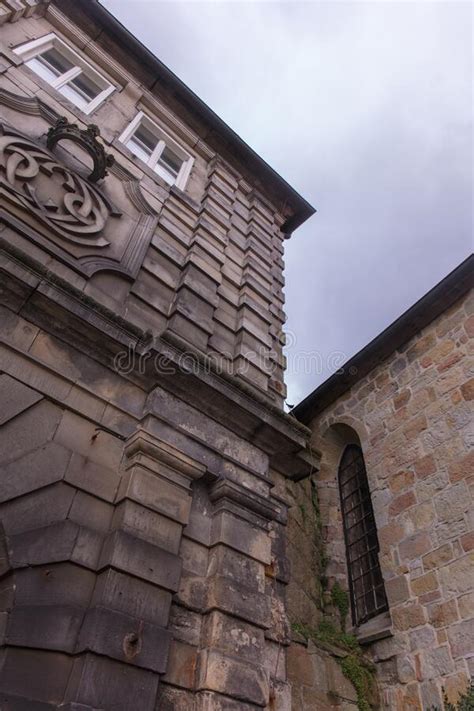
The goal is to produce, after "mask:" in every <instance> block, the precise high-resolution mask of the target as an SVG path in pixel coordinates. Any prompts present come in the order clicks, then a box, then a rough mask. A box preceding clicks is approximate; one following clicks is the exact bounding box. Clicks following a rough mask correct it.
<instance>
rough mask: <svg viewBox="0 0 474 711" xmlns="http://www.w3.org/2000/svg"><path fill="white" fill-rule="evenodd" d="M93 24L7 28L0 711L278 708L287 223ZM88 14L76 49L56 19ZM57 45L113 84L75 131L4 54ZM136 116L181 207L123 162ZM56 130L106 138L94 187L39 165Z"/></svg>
mask: <svg viewBox="0 0 474 711" xmlns="http://www.w3.org/2000/svg"><path fill="white" fill-rule="evenodd" d="M88 4H89V3H82V4H81V3H78V2H74V3H66V2H64V3H56V4H55V5H49V3H48V2H41V1H39V2H26V1H25V2H23V1H22V0H14V1H13V0H6V2H4V3H2V4H1V8H0V22H1V24H2V28H1V32H2V46H1V49H0V112H1V124H2V126H1V130H0V146H1V148H0V177H1V179H2V182H1V185H0V197H1V200H2V201H1V204H0V210H1V215H0V217H1V223H0V326H1V329H0V330H1V344H0V403H1V408H0V467H1V486H0V520H1V534H2V535H1V545H2V551H1V554H0V566H1V570H0V574H1V575H2V586H1V595H0V598H1V602H0V609H1V613H0V614H1V618H0V619H1V629H2V636H1V643H2V648H1V650H0V706H1V708H2V709H5V710H7V709H9V710H10V709H11V710H12V711H13V710H15V711H20V710H22V709H28V711H48V710H50V709H51V710H52V709H57V708H61V709H64V711H68V710H69V711H99V709H100V710H102V711H108V710H109V709H110V710H111V711H112V709H113V710H114V711H130V709H132V708H139V709H140V711H154V710H155V709H158V708H159V709H163V710H171V709H176V711H188V709H189V710H190V709H193V711H198V709H199V710H200V711H237V709H239V711H255V710H256V709H272V711H289V709H290V708H291V699H290V688H289V685H288V684H287V681H286V649H287V647H288V645H289V642H290V631H289V624H288V620H287V616H286V611H285V588H286V585H287V582H288V566H287V562H286V558H285V545H284V529H285V525H286V518H287V504H286V501H285V500H284V498H282V497H281V496H280V495H279V494H278V492H277V491H276V490H275V489H274V483H275V482H274V480H273V479H272V477H271V471H272V470H273V469H275V470H277V471H278V474H277V475H275V476H277V477H285V476H301V475H304V473H305V472H307V471H308V468H309V457H308V455H307V454H306V452H305V448H306V442H307V438H308V434H309V433H308V431H307V430H306V428H304V427H303V426H301V425H299V424H298V423H296V422H295V421H293V420H291V419H290V418H289V417H287V416H285V415H284V414H283V412H282V410H281V402H282V398H283V394H284V386H283V379H282V368H283V364H284V363H283V358H282V355H281V324H282V323H283V320H284V314H283V311H282V304H283V296H282V285H283V277H282V268H283V262H282V258H281V255H282V251H283V247H282V240H283V234H282V231H281V228H282V225H283V223H284V220H286V219H287V218H288V214H287V213H288V210H287V208H285V210H286V212H285V210H283V211H281V210H280V207H281V206H277V205H274V204H272V203H271V201H269V199H268V196H267V195H266V194H265V189H264V186H259V187H257V185H256V183H257V182H258V179H257V176H252V175H251V174H250V175H247V174H246V176H245V178H244V177H243V175H242V174H241V173H240V172H239V170H238V169H237V168H236V167H235V166H234V165H232V164H231V162H229V161H228V160H227V159H226V158H224V157H223V156H221V155H220V154H219V155H217V154H216V153H215V152H214V151H213V150H211V149H210V148H209V146H208V145H207V143H206V141H205V140H203V138H202V136H201V135H200V133H199V131H202V126H201V124H200V121H199V118H198V117H194V116H190V117H189V121H188V122H183V119H182V118H179V117H178V115H177V113H176V112H175V111H174V110H173V108H172V106H173V101H174V98H173V92H172V91H171V90H170V89H169V88H168V89H166V86H165V83H164V85H163V87H161V88H160V86H158V90H157V92H155V93H153V92H152V91H151V90H149V89H150V88H151V84H150V87H148V86H147V85H146V83H142V82H141V81H140V79H137V78H136V76H138V77H140V76H141V75H142V74H143V72H144V67H140V66H137V63H136V62H135V61H134V58H133V56H131V57H127V56H125V55H124V54H123V52H122V55H123V60H122V61H123V64H124V65H126V66H122V65H120V64H118V63H117V61H116V60H113V59H112V58H111V55H112V53H115V54H117V42H118V40H117V39H116V38H115V39H113V38H111V37H110V36H108V34H107V28H105V29H104V28H100V27H96V26H94V23H93V22H92V21H89V20H88V14H87V11H84V7H86V6H87V5H88ZM79 5H81V7H82V9H83V13H82V21H83V28H82V29H78V27H75V26H74V25H73V24H72V23H71V21H70V19H69V17H66V16H64V15H63V14H62V13H61V11H60V9H59V10H58V6H59V7H60V8H61V7H66V6H69V7H70V9H71V10H72V11H75V10H76V9H77V7H78V6H79ZM91 6H92V4H91ZM84 27H85V28H86V29H87V31H88V34H87V33H85V31H84ZM51 31H54V32H56V33H57V34H58V35H59V36H60V37H63V38H64V39H65V40H66V41H68V42H72V43H73V44H74V46H76V47H77V49H78V50H79V51H82V52H84V54H85V55H86V56H87V58H88V59H89V60H90V61H92V62H93V63H94V64H95V65H96V66H97V67H98V68H99V69H100V70H101V71H103V72H104V73H105V74H106V76H107V77H108V78H109V79H110V81H112V82H113V83H114V85H115V86H116V91H115V92H114V94H112V95H111V97H110V98H109V100H107V101H106V104H105V105H104V106H102V107H100V108H99V109H97V111H96V112H94V113H93V114H91V115H89V116H84V115H83V114H82V113H81V112H80V111H79V110H78V109H76V108H75V107H74V106H72V105H71V104H70V103H69V102H68V101H67V100H65V99H64V98H62V97H61V96H60V95H59V94H58V93H57V92H55V91H54V90H52V89H51V87H49V86H48V85H46V84H45V83H44V82H42V81H41V80H40V79H38V77H37V76H36V75H34V74H33V73H32V72H31V71H30V70H29V69H28V68H27V67H25V66H23V63H22V62H21V61H20V59H19V57H18V56H17V55H15V54H14V53H13V52H12V51H11V50H12V47H15V46H16V45H17V44H19V43H21V42H24V41H26V40H31V39H34V38H38V37H40V36H42V35H44V34H46V33H48V32H51ZM96 40H97V41H96ZM108 42H109V48H110V52H108V51H107V47H108V45H107V43H108ZM132 72H133V75H132ZM156 80H157V77H156V76H155V77H153V84H155V83H158V85H159V84H160V82H156ZM165 99H169V102H170V105H169V106H168V105H167V104H166V101H165ZM138 109H143V110H145V111H147V112H148V113H149V114H150V115H151V116H152V117H155V118H156V120H158V121H161V122H162V123H163V125H164V126H165V127H166V130H167V131H169V132H170V133H171V134H172V135H173V136H174V137H175V138H176V139H177V140H179V141H180V142H182V144H183V145H184V146H185V147H186V149H187V150H188V151H189V152H190V153H191V154H192V156H193V157H194V167H193V171H192V173H191V177H190V181H189V184H188V186H187V188H186V190H184V191H181V190H178V189H176V188H175V187H172V188H170V187H169V186H168V185H166V184H165V183H164V182H163V181H161V179H160V178H159V177H158V176H157V175H156V174H154V173H151V171H147V169H146V167H144V166H142V167H140V166H139V165H138V163H137V161H135V160H133V159H132V156H131V154H130V153H129V152H127V150H126V148H124V146H123V145H122V144H120V143H119V142H118V140H117V137H118V135H119V134H120V133H121V131H122V130H123V129H124V128H125V126H127V124H128V123H129V122H130V120H131V119H132V118H133V117H134V116H135V114H136V112H137V110H138ZM58 116H65V117H66V118H67V119H68V120H69V122H73V123H76V124H77V125H78V126H79V127H80V128H81V129H84V128H85V126H86V125H87V124H89V123H91V122H94V123H95V124H98V126H99V128H100V131H101V135H102V139H101V140H102V141H103V145H104V146H105V150H106V151H107V152H108V153H111V154H113V155H114V157H115V164H114V166H113V167H111V168H109V174H108V175H107V177H106V178H105V180H104V181H102V182H101V183H100V184H98V185H92V183H91V181H90V180H88V178H87V177H86V176H87V173H88V170H89V169H90V166H86V163H87V161H88V156H87V155H84V152H83V151H81V150H78V149H76V146H74V145H73V146H71V145H70V144H63V145H59V146H58V147H57V148H56V149H55V150H54V153H51V152H49V151H48V150H47V149H46V135H47V132H48V130H49V129H50V127H51V126H53V125H54V124H55V122H56V120H57V118H58ZM201 123H202V122H201ZM66 146H67V147H66ZM227 150H228V153H229V154H230V157H232V146H230V147H228V149H227ZM248 172H249V171H247V173H248ZM250 173H251V171H250ZM253 178H255V180H253ZM252 180H253V182H251V181H252ZM71 196H73V198H74V200H73V205H72V209H71ZM68 205H69V207H68ZM76 206H80V207H81V209H82V212H80V211H79V210H77V211H76V209H75V207H76ZM78 213H79V214H78ZM283 213H285V214H283ZM58 216H59V217H58ZM84 225H86V227H87V228H88V229H87V230H85V229H83V227H84Z"/></svg>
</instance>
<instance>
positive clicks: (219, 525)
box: [211, 511, 271, 565]
mask: <svg viewBox="0 0 474 711" xmlns="http://www.w3.org/2000/svg"><path fill="white" fill-rule="evenodd" d="M217 543H224V544H225V545H227V546H229V547H230V548H234V549H235V550H237V551H240V552H241V553H245V554H246V555H248V556H250V557H251V558H254V559H255V560H257V561H260V562H261V563H265V564H266V565H268V564H269V563H270V561H271V539H270V537H269V536H268V533H267V532H266V531H263V530H262V529H258V528H256V527H255V526H251V525H250V524H248V523H247V522H245V521H242V520H241V519H238V518H237V517H236V516H232V515H231V514H229V513H227V512H226V511H221V512H219V513H218V514H216V515H215V517H214V519H213V522H212V530H211V545H216V544H217Z"/></svg>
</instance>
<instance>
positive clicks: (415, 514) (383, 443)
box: [289, 291, 474, 711]
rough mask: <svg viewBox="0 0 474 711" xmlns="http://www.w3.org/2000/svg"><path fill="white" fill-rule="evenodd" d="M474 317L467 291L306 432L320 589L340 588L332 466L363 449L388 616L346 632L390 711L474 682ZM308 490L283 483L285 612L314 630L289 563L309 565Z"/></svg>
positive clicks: (300, 575) (310, 596)
mask: <svg viewBox="0 0 474 711" xmlns="http://www.w3.org/2000/svg"><path fill="white" fill-rule="evenodd" d="M473 309H474V299H473V293H472V291H471V292H470V293H469V294H468V295H467V296H465V297H463V298H462V299H461V300H459V301H458V302H457V303H456V304H454V305H453V306H452V307H451V308H449V309H448V310H446V311H445V312H444V313H443V314H442V315H441V316H439V317H438V318H437V319H436V320H434V321H433V322H432V323H431V324H430V325H428V326H427V327H426V328H424V329H423V330H422V331H421V332H419V333H418V334H417V335H416V336H415V337H414V338H412V339H411V340H409V341H408V342H407V343H405V344H404V345H403V346H402V347H401V348H399V349H398V350H397V351H396V352H394V353H393V354H392V355H391V356H390V357H389V358H388V359H387V360H385V361H384V362H383V363H381V364H380V365H378V366H377V367H375V368H374V369H373V370H372V371H371V372H370V373H369V374H368V375H367V376H365V377H363V378H361V379H360V380H359V381H358V382H357V383H356V384H355V385H353V386H352V388H351V389H350V390H349V391H348V392H347V393H345V394H344V395H343V396H341V397H340V398H338V399H337V400H336V401H335V402H334V403H333V404H332V405H330V406H329V407H328V408H327V409H326V410H325V411H323V412H322V413H321V414H319V415H318V416H317V417H316V418H315V419H314V420H313V422H312V423H311V429H312V431H313V436H312V448H313V449H314V450H319V451H320V452H321V467H320V471H319V472H318V473H317V474H316V475H314V476H313V480H314V482H315V485H316V489H317V495H318V502H319V511H320V519H321V531H322V540H323V544H324V553H325V556H326V557H327V566H326V568H325V571H324V575H325V576H326V577H327V581H328V583H327V584H328V587H329V588H330V587H331V586H332V584H333V583H334V582H335V581H338V582H340V584H341V585H342V586H344V587H346V589H347V568H346V556H345V546H344V539H343V529H342V520H341V512H340V501H339V490H338V482H337V470H338V466H339V461H340V458H341V455H342V452H343V451H344V448H345V446H346V445H347V444H353V443H358V444H360V445H361V447H362V450H363V454H364V459H365V463H366V468H367V475H368V480H369V486H370V490H371V496H372V503H373V508H374V513H375V519H376V523H377V528H378V536H379V543H380V554H379V559H380V564H381V568H382V573H383V577H384V581H385V587H386V592H387V597H388V602H389V607H390V610H389V619H388V620H387V619H383V620H379V621H378V623H377V620H374V621H372V622H369V623H367V624H366V626H365V629H362V628H361V629H359V630H357V629H355V630H354V631H355V632H356V633H357V634H359V635H360V639H361V641H362V642H364V643H365V645H366V649H367V650H369V651H370V653H371V654H372V657H373V659H374V661H375V662H376V667H377V676H378V681H379V686H380V688H381V690H382V704H383V708H387V709H390V710H400V711H402V710H403V711H405V710H406V709H417V710H419V711H421V709H423V710H424V711H426V709H428V708H429V707H430V705H432V704H433V705H437V706H439V707H440V708H441V704H442V688H443V687H444V688H445V690H446V692H447V695H448V698H449V699H450V700H452V701H454V700H455V699H456V698H457V695H458V693H459V692H460V691H463V690H465V688H466V686H467V684H468V680H469V678H470V677H472V675H473V674H474V667H473V664H474V656H473V655H474V647H473V639H474V605H473V593H474V584H473V575H472V572H473V569H474V567H473V564H474V558H473V548H472V546H473V541H474V538H473V524H474V520H473V512H474V507H473V489H472V485H473V481H474V479H473V472H474V459H473V456H472V442H473V440H472V436H473V429H472V426H473V421H474V418H473V414H474V413H473V407H472V400H473V397H474V390H473V387H474V385H473V384H474V380H473V375H474V373H473V358H472V344H473V337H474V315H473ZM308 487H309V484H308V483H307V482H302V483H300V484H291V489H292V496H293V501H294V505H293V508H292V509H291V514H290V523H289V532H290V541H291V532H292V531H297V534H296V537H297V540H298V545H297V548H296V547H295V548H294V549H293V553H292V555H290V558H292V562H293V566H294V569H295V571H296V572H295V574H294V577H293V579H292V582H291V586H294V591H293V592H292V591H291V586H290V606H289V614H290V618H291V616H292V614H295V613H296V614H298V613H301V610H302V609H303V610H305V611H306V614H307V615H308V616H311V617H312V619H315V620H317V615H318V612H317V605H315V594H316V597H317V594H318V593H317V590H315V589H314V577H313V572H312V573H311V574H310V575H308V577H307V579H306V581H305V579H304V569H305V567H306V563H303V565H302V566H301V565H300V562H299V561H298V560H296V559H295V557H296V556H297V555H298V556H299V551H300V550H303V551H310V550H311V548H313V553H312V556H313V560H317V559H318V555H319V551H318V546H317V545H316V548H315V547H314V531H310V532H308V531H307V530H305V524H304V521H303V520H302V507H303V506H307V502H308V500H309V501H310V491H309V488H308ZM303 541H305V542H303ZM305 556H306V557H307V553H305ZM305 560H306V558H305ZM313 571H314V567H313ZM384 617H385V616H384ZM350 624H351V623H350V620H348V625H349V626H350ZM377 637H379V639H378V641H377Z"/></svg>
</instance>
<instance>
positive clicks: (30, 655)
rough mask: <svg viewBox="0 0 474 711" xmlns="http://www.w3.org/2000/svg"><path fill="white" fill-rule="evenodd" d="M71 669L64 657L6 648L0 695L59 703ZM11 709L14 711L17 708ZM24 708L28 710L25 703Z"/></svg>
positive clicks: (63, 655)
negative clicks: (0, 693) (13, 695)
mask: <svg viewBox="0 0 474 711" xmlns="http://www.w3.org/2000/svg"><path fill="white" fill-rule="evenodd" d="M72 666H73V659H72V657H70V656H68V655H66V654H59V653H58V652H46V651H44V652H42V653H41V654H38V652H37V651H35V650H29V649H28V650H26V649H15V648H9V649H7V651H6V656H5V660H4V663H3V667H2V694H15V695H17V696H19V697H22V698H23V699H25V697H26V698H27V699H32V700H33V702H34V701H37V702H40V701H43V702H49V703H51V704H59V703H60V702H61V701H62V699H63V694H64V692H65V689H66V686H67V683H68V679H69V676H70V674H71V669H72ZM11 708H12V711H13V710H15V711H16V708H18V707H17V706H15V705H12V706H11ZM24 708H25V709H26V708H28V711H29V707H28V706H27V705H26V704H25V707H24Z"/></svg>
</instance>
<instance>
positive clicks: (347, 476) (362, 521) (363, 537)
mask: <svg viewBox="0 0 474 711" xmlns="http://www.w3.org/2000/svg"><path fill="white" fill-rule="evenodd" d="M347 472H349V473H347ZM338 482H339V496H340V502H341V515H342V521H343V529H344V542H345V548H346V560H347V572H348V581H349V592H350V598H351V608H352V619H353V623H354V625H355V626H359V625H361V624H363V623H364V622H367V621H368V620H369V619H371V618H373V617H376V616H377V615H379V614H381V613H382V612H385V611H387V610H388V602H387V597H386V594H385V586H384V581H383V577H382V572H381V570H380V563H379V557H378V554H379V542H378V536H377V526H376V523H375V516H374V511H373V508H372V498H371V495H370V489H369V482H368V479H367V471H366V468H365V461H364V455H363V453H362V449H361V448H360V447H359V446H358V445H355V444H350V445H347V446H346V448H345V449H344V452H343V454H342V457H341V461H340V463H339V468H338ZM351 484H352V486H350V485H351Z"/></svg>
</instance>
